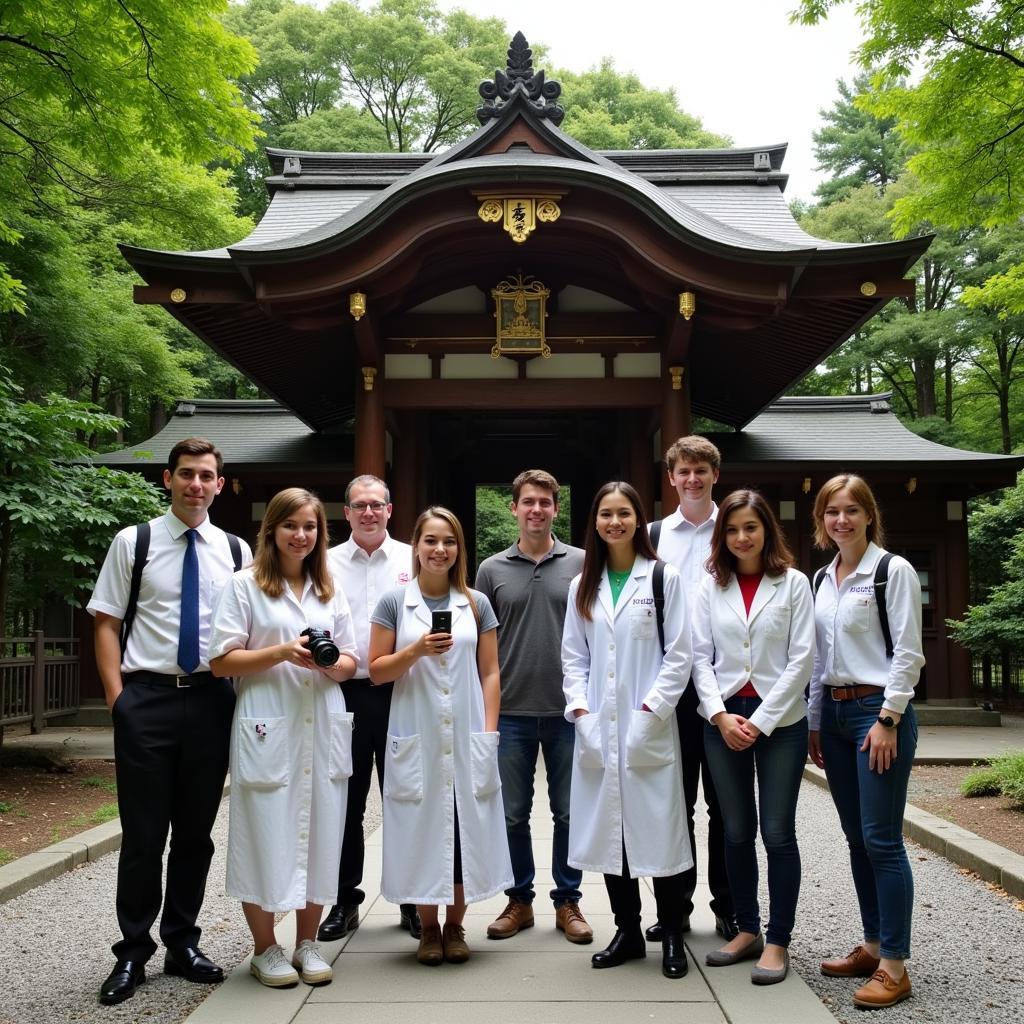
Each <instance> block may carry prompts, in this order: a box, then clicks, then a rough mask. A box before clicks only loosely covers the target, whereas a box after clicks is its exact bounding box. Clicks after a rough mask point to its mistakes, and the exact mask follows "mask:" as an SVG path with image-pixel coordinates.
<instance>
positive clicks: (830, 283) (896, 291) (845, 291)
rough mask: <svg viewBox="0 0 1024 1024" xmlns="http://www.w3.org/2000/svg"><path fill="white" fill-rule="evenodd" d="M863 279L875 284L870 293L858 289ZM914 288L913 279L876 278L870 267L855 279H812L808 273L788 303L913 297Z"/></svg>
mask: <svg viewBox="0 0 1024 1024" xmlns="http://www.w3.org/2000/svg"><path fill="white" fill-rule="evenodd" d="M865 281H871V283H872V284H874V286H875V291H874V292H872V293H871V295H865V294H864V293H863V292H862V291H861V290H860V287H861V284H863V283H864V282H865ZM915 289H916V282H915V281H908V280H904V279H903V278H889V279H886V278H882V279H878V278H876V277H874V276H873V275H872V273H871V270H870V269H866V270H862V271H861V273H860V275H859V276H858V279H856V280H854V279H851V278H849V277H845V278H838V277H837V278H833V279H830V280H829V279H826V280H822V279H820V278H819V279H818V280H813V279H809V275H804V279H803V280H802V281H801V282H800V284H798V285H797V286H796V288H795V289H794V291H793V296H792V298H791V299H790V304H792V303H794V302H798V301H799V300H801V299H864V298H873V299H880V298H881V299H910V298H913V297H914V293H915Z"/></svg>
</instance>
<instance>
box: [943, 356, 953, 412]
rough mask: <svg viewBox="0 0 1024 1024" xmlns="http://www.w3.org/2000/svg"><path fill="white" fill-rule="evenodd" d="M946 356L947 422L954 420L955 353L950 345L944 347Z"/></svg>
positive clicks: (944, 368)
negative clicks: (951, 350)
mask: <svg viewBox="0 0 1024 1024" xmlns="http://www.w3.org/2000/svg"><path fill="white" fill-rule="evenodd" d="M943 349H944V353H945V357H944V359H943V366H942V379H943V381H944V383H945V389H946V394H945V398H944V401H943V410H942V414H943V418H944V419H945V421H946V422H947V423H952V422H953V355H952V353H951V352H950V350H949V346H948V345H945V346H944V347H943Z"/></svg>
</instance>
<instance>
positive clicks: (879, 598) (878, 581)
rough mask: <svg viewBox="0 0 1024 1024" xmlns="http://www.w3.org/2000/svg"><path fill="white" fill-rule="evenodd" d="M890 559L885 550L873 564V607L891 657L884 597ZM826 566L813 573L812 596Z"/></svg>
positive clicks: (815, 592) (823, 576) (886, 654)
mask: <svg viewBox="0 0 1024 1024" xmlns="http://www.w3.org/2000/svg"><path fill="white" fill-rule="evenodd" d="M891 561H892V552H891V551H886V552H885V554H884V555H882V557H881V558H880V559H879V560H878V562H877V563H876V564H875V584H874V585H875V607H876V608H877V609H878V624H879V625H880V626H881V627H882V639H883V640H884V641H885V656H886V657H887V658H891V657H892V652H893V646H892V632H891V631H890V629H889V606H888V603H887V598H886V589H887V585H888V583H889V563H890V562H891ZM827 571H828V566H827V565H823V566H822V567H821V568H820V569H819V570H818V571H817V572H816V573H815V574H814V582H813V583H812V590H813V591H814V596H815V597H817V596H818V591H819V590H820V589H821V583H822V581H823V580H824V579H825V573H826V572H827Z"/></svg>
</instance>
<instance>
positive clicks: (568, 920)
mask: <svg viewBox="0 0 1024 1024" xmlns="http://www.w3.org/2000/svg"><path fill="white" fill-rule="evenodd" d="M555 927H556V928H557V929H558V930H559V931H560V932H565V937H566V938H567V939H568V940H569V941H570V942H576V943H578V944H579V945H581V946H585V945H587V943H589V942H593V941H594V929H593V928H591V927H590V925H589V924H587V919H586V918H585V917H584V916H583V912H582V911H581V910H580V905H579V904H578V903H563V904H562V905H561V906H560V907H556V908H555Z"/></svg>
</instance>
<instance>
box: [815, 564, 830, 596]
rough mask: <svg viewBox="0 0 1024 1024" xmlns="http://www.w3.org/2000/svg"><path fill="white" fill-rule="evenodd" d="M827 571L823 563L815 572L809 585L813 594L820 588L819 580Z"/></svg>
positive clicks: (822, 578) (816, 594) (816, 593)
mask: <svg viewBox="0 0 1024 1024" xmlns="http://www.w3.org/2000/svg"><path fill="white" fill-rule="evenodd" d="M827 572H828V566H827V565H823V566H822V567H821V568H820V569H819V570H818V571H817V572H816V573H815V574H814V582H813V583H812V585H811V589H812V590H813V591H814V596H815V597H817V596H818V591H819V590H821V582H822V580H824V578H825V573H827Z"/></svg>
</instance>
